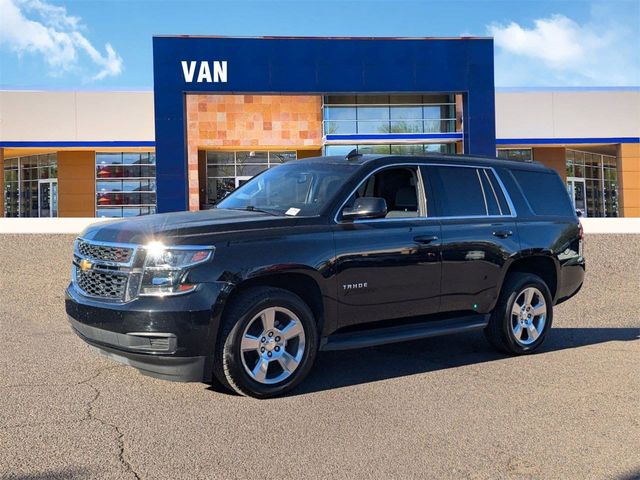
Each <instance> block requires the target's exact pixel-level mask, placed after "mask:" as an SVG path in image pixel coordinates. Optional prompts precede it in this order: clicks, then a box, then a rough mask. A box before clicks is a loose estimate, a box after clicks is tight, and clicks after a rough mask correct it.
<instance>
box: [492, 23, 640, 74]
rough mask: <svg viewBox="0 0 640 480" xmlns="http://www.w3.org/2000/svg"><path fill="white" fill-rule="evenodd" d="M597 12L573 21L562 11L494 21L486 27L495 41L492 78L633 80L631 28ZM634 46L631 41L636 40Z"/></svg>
mask: <svg viewBox="0 0 640 480" xmlns="http://www.w3.org/2000/svg"><path fill="white" fill-rule="evenodd" d="M609 20H610V19H607V18H602V17H600V18H599V19H598V22H595V21H592V22H586V23H584V24H579V23H577V22H575V21H574V20H572V19H570V18H568V17H566V16H564V15H551V16H549V17H547V18H540V19H537V20H534V22H533V26H532V27H531V28H527V27H526V26H522V25H520V24H518V23H515V22H511V23H508V24H506V25H505V24H499V23H494V24H492V25H489V26H488V27H487V33H488V34H489V35H491V36H492V37H494V41H495V46H496V57H495V63H496V84H497V85H503V86H507V85H508V86H516V85H517V86H522V85H525V86H528V85H531V86H535V85H554V86H555V85H575V86H581V85H590V86H593V85H601V86H609V85H638V84H639V83H640V56H639V55H638V53H637V50H636V48H635V47H634V43H635V42H636V41H637V32H633V31H632V30H630V29H628V28H626V27H625V24H624V23H621V22H620V21H617V22H616V23H617V24H616V25H613V22H610V21H609ZM636 47H637V45H636Z"/></svg>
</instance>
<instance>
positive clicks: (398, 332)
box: [320, 315, 489, 351]
mask: <svg viewBox="0 0 640 480" xmlns="http://www.w3.org/2000/svg"><path fill="white" fill-rule="evenodd" d="M488 322H489V315H470V316H467V317H458V318H451V319H447V320H431V321H427V322H424V323H418V324H416V323H413V324H410V325H400V326H397V327H385V328H374V329H370V330H361V331H357V332H346V333H336V334H333V335H330V336H329V338H327V340H326V342H325V343H324V344H323V345H321V346H320V350H322V351H331V350H349V349H352V348H363V347H373V346H375V345H384V344H386V343H396V342H406V341H409V340H418V339H420V338H429V337H438V336H440V335H449V334H451V333H461V332H468V331H470V330H480V329H483V328H484V327H486V326H487V323H488Z"/></svg>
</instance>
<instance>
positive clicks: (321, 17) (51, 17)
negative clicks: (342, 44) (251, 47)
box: [0, 0, 640, 90]
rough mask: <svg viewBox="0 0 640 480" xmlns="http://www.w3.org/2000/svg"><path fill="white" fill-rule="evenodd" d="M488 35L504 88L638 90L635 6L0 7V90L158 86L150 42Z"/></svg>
mask: <svg viewBox="0 0 640 480" xmlns="http://www.w3.org/2000/svg"><path fill="white" fill-rule="evenodd" d="M174 34H176V35H177V34H191V35H229V36H263V35H264V36H279V35H280V36H296V35H299V36H369V37H370V36H383V37H384V36H389V37H397V36H401V37H458V36H491V37H493V38H494V43H495V45H494V48H495V83H496V86H498V87H584V86H587V87H590V86H639V85H640V0H605V1H586V0H572V1H561V0H560V1H553V0H552V1H538V0H502V1H495V0H467V1H462V0H447V1H430V0H422V1H419V0H413V1H405V0H356V1H352V0H322V1H320V0H292V1H291V0H285V1H282V0H262V1H244V0H234V1H219V0H209V1H192V0H186V1H185V0H183V1H176V0H143V1H142V0H110V1H105V0H73V1H68V0H67V1H65V0H0V88H1V89H55V90H151V89H153V75H152V62H153V58H152V48H151V42H152V37H153V35H174Z"/></svg>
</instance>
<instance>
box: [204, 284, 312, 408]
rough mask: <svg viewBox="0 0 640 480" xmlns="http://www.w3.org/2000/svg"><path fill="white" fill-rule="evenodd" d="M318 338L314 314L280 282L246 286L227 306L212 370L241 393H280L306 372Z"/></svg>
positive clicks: (256, 394) (254, 394)
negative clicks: (252, 286) (279, 286)
mask: <svg viewBox="0 0 640 480" xmlns="http://www.w3.org/2000/svg"><path fill="white" fill-rule="evenodd" d="M317 344H318V333H317V327H316V322H315V318H314V316H313V314H312V313H311V310H310V309H309V307H308V306H307V305H306V304H305V303H304V301H303V300H302V299H301V298H300V297H298V296H297V295H295V294H293V293H292V292H289V291H287V290H283V289H280V288H273V287H255V288H250V289H248V290H246V291H244V292H242V293H240V294H239V295H238V296H237V297H236V298H234V299H233V300H232V301H231V304H230V305H229V307H228V308H227V310H226V311H225V314H224V318H223V322H222V327H221V330H220V334H219V338H218V346H217V348H216V351H215V354H214V368H213V372H214V374H215V376H216V378H218V380H220V382H221V383H222V384H223V385H226V386H227V387H229V388H230V389H232V390H235V391H236V392H237V393H239V394H241V395H248V396H251V397H256V398H269V397H274V396H277V395H282V394H284V393H286V392H288V391H289V390H291V389H292V388H294V387H295V386H296V385H298V384H299V383H300V382H301V381H302V380H303V379H304V377H306V375H307V374H308V373H309V370H310V369H311V366H312V364H313V361H314V360H315V356H316V352H317V348H318V346H317Z"/></svg>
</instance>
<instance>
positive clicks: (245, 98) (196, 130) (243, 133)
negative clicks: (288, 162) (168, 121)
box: [186, 95, 322, 210]
mask: <svg viewBox="0 0 640 480" xmlns="http://www.w3.org/2000/svg"><path fill="white" fill-rule="evenodd" d="M186 109H187V156H188V168H189V209H190V210H198V208H199V194H198V190H199V182H198V150H199V149H200V150H203V149H209V150H214V149H217V150H247V149H253V148H255V149H258V148H259V149H261V150H270V149H288V150H316V151H318V150H319V149H320V148H321V147H322V108H321V97H320V96H316V95H187V96H186Z"/></svg>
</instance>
